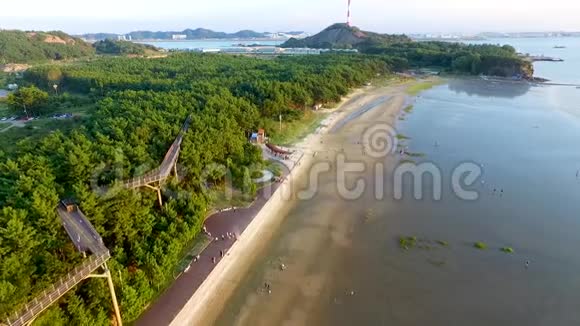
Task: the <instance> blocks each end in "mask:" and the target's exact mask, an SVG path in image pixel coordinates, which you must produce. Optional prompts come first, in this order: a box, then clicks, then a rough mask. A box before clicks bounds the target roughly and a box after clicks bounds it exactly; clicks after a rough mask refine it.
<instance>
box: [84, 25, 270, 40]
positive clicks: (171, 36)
mask: <svg viewBox="0 0 580 326" xmlns="http://www.w3.org/2000/svg"><path fill="white" fill-rule="evenodd" d="M268 35H271V34H270V33H259V32H255V31H251V30H242V31H239V32H236V33H224V32H216V31H212V30H211V29H205V28H197V29H186V30H183V31H157V32H152V31H134V32H130V33H128V34H122V35H119V34H110V33H93V34H83V35H79V36H80V37H82V38H84V39H86V40H90V41H102V40H105V39H114V40H116V39H118V38H122V39H124V40H131V41H143V40H203V39H255V38H267V37H268Z"/></svg>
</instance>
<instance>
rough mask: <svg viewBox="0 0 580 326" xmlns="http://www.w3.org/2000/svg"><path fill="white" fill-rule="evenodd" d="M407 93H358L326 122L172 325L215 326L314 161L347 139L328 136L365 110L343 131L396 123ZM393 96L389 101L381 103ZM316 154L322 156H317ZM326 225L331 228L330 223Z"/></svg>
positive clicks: (392, 89)
mask: <svg viewBox="0 0 580 326" xmlns="http://www.w3.org/2000/svg"><path fill="white" fill-rule="evenodd" d="M404 88H405V87H404V86H400V87H387V88H380V89H378V88H372V89H366V90H364V91H362V90H361V91H358V92H356V93H354V94H352V95H351V96H350V98H347V99H345V101H344V103H343V104H342V105H341V106H340V107H339V109H337V110H336V111H335V112H334V113H333V114H331V115H330V116H329V118H327V119H326V120H325V121H324V122H323V125H324V128H322V129H319V130H318V131H317V133H316V134H312V135H309V136H308V137H307V138H306V139H305V140H304V141H303V142H301V143H300V144H298V145H297V146H296V148H299V149H300V150H301V151H302V152H303V153H304V156H303V159H302V161H301V162H300V164H299V165H298V166H297V168H295V169H294V170H293V171H292V172H291V174H290V176H289V177H288V180H287V181H286V182H285V183H284V184H282V185H281V187H280V188H279V189H278V191H277V192H276V193H274V195H273V196H272V198H270V199H269V200H268V202H267V203H265V205H264V206H263V207H262V209H261V210H260V212H259V213H258V214H257V216H256V217H255V218H254V219H253V220H252V222H251V223H250V225H249V226H248V228H247V229H246V230H245V231H244V232H243V233H242V235H241V236H240V237H239V239H238V241H237V242H235V243H234V244H233V246H232V247H231V249H229V251H228V254H227V255H226V257H225V258H224V259H223V260H221V261H220V262H219V263H218V264H217V266H215V268H214V269H213V271H212V272H211V274H210V275H209V276H208V277H207V278H206V279H205V281H204V282H203V284H201V286H200V287H199V288H198V289H197V291H195V293H194V294H193V295H192V296H191V298H190V299H189V301H188V302H187V303H186V304H185V306H184V307H183V309H182V310H181V312H180V313H179V314H178V315H177V316H176V317H175V319H173V321H172V323H171V325H211V324H212V323H214V322H215V319H216V318H217V317H218V316H219V314H220V312H221V311H222V309H223V307H224V304H225V303H226V302H227V301H228V299H229V298H230V297H231V295H232V294H233V293H234V292H235V290H236V289H237V286H238V285H239V284H240V283H241V281H242V279H243V278H244V277H246V275H247V273H248V272H249V269H250V267H251V265H252V263H253V262H254V261H255V260H256V258H258V257H259V254H260V252H261V251H263V249H264V248H265V246H266V245H267V244H268V243H269V240H270V239H271V238H272V237H273V236H274V235H275V234H276V232H277V230H278V228H279V226H280V223H282V222H283V221H284V218H285V217H286V216H287V214H288V212H289V211H290V209H291V208H292V207H294V206H295V205H296V203H297V200H296V199H295V196H294V194H296V192H297V190H298V189H300V185H301V184H303V183H304V182H305V181H306V178H305V175H306V172H308V167H310V165H311V164H312V162H313V159H328V155H331V153H332V147H338V146H337V144H338V143H336V141H334V140H333V138H336V137H337V135H339V136H338V137H339V138H341V137H343V136H342V135H343V134H342V133H336V135H335V134H334V133H333V134H332V135H331V134H327V133H326V132H327V131H328V130H329V129H331V128H332V127H333V126H334V125H335V124H336V123H338V122H339V121H341V120H342V119H344V118H345V117H346V116H348V115H349V114H351V113H352V112H356V111H357V110H361V108H363V109H365V110H366V112H365V113H363V114H362V115H361V117H360V118H359V119H356V120H353V121H350V122H348V123H347V124H346V125H345V126H343V128H342V129H344V130H349V129H350V128H353V127H354V128H357V129H360V128H364V127H365V126H362V125H357V121H359V120H361V119H364V117H367V118H366V119H368V120H367V121H369V122H372V123H376V122H377V121H384V122H389V123H392V122H393V121H394V120H395V118H396V116H397V113H398V112H399V110H400V109H401V108H402V106H403V104H404V103H405V98H406V96H405V95H404V93H403V89H404ZM387 95H388V96H389V100H387V101H384V100H380V101H378V99H380V98H381V97H384V96H387ZM373 101H374V102H377V105H376V108H375V107H373V108H372V109H369V108H368V107H367V108H365V106H368V105H369V103H373ZM371 113H372V114H371ZM350 132H352V131H350ZM350 132H346V134H350ZM343 140H344V139H343ZM361 148H362V146H361V145H354V146H353V148H352V149H348V150H349V151H350V150H355V151H357V152H360V151H361ZM315 152H316V153H317V154H318V155H316V156H314V155H313V154H314V153H315ZM326 224H327V225H329V223H328V222H327V223H326ZM338 228H340V226H339V227H338ZM345 231H347V230H346V229H344V230H343V229H337V232H335V235H336V241H338V242H343V243H344V242H345V241H348V240H347V239H346V238H345V237H344V236H343V234H344V232H345ZM294 242H296V243H297V245H304V244H305V243H301V241H300V240H299V239H296V240H295V241H294ZM313 252H314V251H313ZM276 268H277V269H279V268H280V265H279V264H276Z"/></svg>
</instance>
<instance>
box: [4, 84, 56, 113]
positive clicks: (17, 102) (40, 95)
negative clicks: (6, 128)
mask: <svg viewBox="0 0 580 326" xmlns="http://www.w3.org/2000/svg"><path fill="white" fill-rule="evenodd" d="M6 101H7V103H8V104H9V105H10V106H11V107H12V109H13V110H15V111H18V110H23V111H24V115H26V116H29V115H30V114H34V113H38V112H37V110H38V109H39V108H41V107H42V106H43V105H44V104H45V103H46V102H47V101H48V93H47V92H45V91H43V90H40V89H38V88H37V87H35V86H30V87H22V88H20V89H18V91H16V92H14V93H12V94H10V95H8V98H7V99H6Z"/></svg>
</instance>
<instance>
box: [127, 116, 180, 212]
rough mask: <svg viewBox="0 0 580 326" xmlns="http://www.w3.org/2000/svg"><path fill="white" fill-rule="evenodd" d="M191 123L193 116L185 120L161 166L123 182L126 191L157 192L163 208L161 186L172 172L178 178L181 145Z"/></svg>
mask: <svg viewBox="0 0 580 326" xmlns="http://www.w3.org/2000/svg"><path fill="white" fill-rule="evenodd" d="M190 121H191V116H189V117H187V119H186V120H185V123H184V124H183V126H182V127H181V130H180V131H179V134H178V135H177V138H175V141H174V142H173V144H172V145H171V147H169V150H168V151H167V154H165V157H164V158H163V162H161V165H160V166H159V167H157V168H155V169H153V170H151V171H149V172H147V173H145V174H144V175H142V176H140V177H136V178H133V179H131V180H127V181H125V182H123V186H124V187H125V188H126V189H136V188H141V187H148V188H151V189H153V190H155V191H157V199H158V200H159V206H163V200H162V198H161V185H162V184H163V182H165V181H166V180H167V179H168V178H169V176H170V175H171V172H172V171H173V173H174V174H175V177H176V178H177V177H178V175H177V160H178V159H179V153H180V151H181V143H182V141H183V136H184V135H185V133H186V132H187V129H188V128H189V123H190Z"/></svg>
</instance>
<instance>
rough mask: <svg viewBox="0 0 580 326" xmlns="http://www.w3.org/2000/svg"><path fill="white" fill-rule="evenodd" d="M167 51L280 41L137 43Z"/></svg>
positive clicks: (280, 42)
mask: <svg viewBox="0 0 580 326" xmlns="http://www.w3.org/2000/svg"><path fill="white" fill-rule="evenodd" d="M138 43H144V44H151V45H153V46H156V47H159V48H163V49H168V50H193V49H223V48H230V47H238V46H239V44H244V45H253V44H259V45H262V46H275V45H280V44H282V43H283V42H282V41H236V40H224V41H222V40H200V41H175V42H138Z"/></svg>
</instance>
